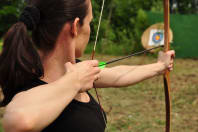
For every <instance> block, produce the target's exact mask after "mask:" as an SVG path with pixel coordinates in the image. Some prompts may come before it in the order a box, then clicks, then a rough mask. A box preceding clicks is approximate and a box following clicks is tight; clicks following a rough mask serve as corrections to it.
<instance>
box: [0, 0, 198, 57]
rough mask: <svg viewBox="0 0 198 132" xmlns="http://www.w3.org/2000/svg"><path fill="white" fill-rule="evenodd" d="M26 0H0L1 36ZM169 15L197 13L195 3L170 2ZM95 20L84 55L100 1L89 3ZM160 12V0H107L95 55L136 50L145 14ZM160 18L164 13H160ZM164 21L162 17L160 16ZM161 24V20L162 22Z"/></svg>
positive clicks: (187, 0) (146, 19)
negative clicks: (91, 5) (97, 53)
mask: <svg viewBox="0 0 198 132" xmlns="http://www.w3.org/2000/svg"><path fill="white" fill-rule="evenodd" d="M24 1H25V0H1V2H0V37H2V36H3V34H5V32H6V31H7V30H8V28H9V27H10V26H11V25H12V24H14V23H16V22H17V19H18V17H19V14H20V11H21V10H22V9H23V7H24ZM171 3H172V4H171V12H172V13H176V14H196V13H198V2H197V0H171ZM92 4H93V13H94V20H93V23H92V34H91V41H90V45H89V46H88V48H87V50H86V53H90V52H91V51H92V48H93V42H94V40H95V36H96V30H97V25H98V19H99V14H100V9H101V5H102V1H101V0H92ZM148 11H151V12H152V13H153V12H156V13H162V12H163V1H162V0H124V1H123V0H107V1H106V3H105V7H104V13H103V14H104V15H103V19H102V25H101V28H100V35H99V40H98V46H97V48H98V49H97V52H99V53H103V54H113V55H126V54H129V53H131V52H132V51H139V50H141V49H142V46H141V41H140V39H141V35H142V33H143V31H144V30H145V29H146V28H147V27H148V26H150V24H151V23H150V22H149V17H148V14H147V12H148ZM160 15H161V16H163V14H160ZM162 18H163V17H162ZM160 21H163V19H161V20H160Z"/></svg>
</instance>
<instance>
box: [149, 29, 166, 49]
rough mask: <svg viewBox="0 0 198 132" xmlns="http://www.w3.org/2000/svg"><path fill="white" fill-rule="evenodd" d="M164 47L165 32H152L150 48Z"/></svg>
mask: <svg viewBox="0 0 198 132" xmlns="http://www.w3.org/2000/svg"><path fill="white" fill-rule="evenodd" d="M157 45H164V30H151V32H150V40H149V46H157Z"/></svg>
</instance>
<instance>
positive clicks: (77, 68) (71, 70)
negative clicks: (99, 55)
mask: <svg viewBox="0 0 198 132" xmlns="http://www.w3.org/2000/svg"><path fill="white" fill-rule="evenodd" d="M65 68H66V74H73V76H74V78H75V79H76V80H77V83H78V84H80V86H79V88H80V89H79V92H85V91H88V90H90V89H91V88H93V83H94V81H95V80H97V79H98V78H99V74H100V71H101V70H100V68H99V67H98V61H97V60H89V61H83V62H80V63H77V64H72V63H71V62H67V63H66V64H65Z"/></svg>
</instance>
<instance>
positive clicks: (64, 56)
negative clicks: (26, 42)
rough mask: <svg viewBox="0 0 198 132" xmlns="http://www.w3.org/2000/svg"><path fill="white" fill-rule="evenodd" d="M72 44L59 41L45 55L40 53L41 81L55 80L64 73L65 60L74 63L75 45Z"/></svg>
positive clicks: (49, 81)
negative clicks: (42, 74)
mask: <svg viewBox="0 0 198 132" xmlns="http://www.w3.org/2000/svg"><path fill="white" fill-rule="evenodd" d="M73 46H74V44H63V43H59V44H57V46H56V47H55V48H54V50H53V51H51V52H50V53H48V54H47V55H44V54H42V53H41V54H40V55H41V60H42V64H43V68H44V77H43V78H42V80H43V81H45V82H47V83H51V82H54V81H56V80H57V79H59V78H61V77H62V76H63V75H64V74H65V73H66V68H65V63H66V62H71V63H73V64H75V47H73Z"/></svg>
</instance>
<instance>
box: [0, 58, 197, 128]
mask: <svg viewBox="0 0 198 132" xmlns="http://www.w3.org/2000/svg"><path fill="white" fill-rule="evenodd" d="M89 58H90V55H85V57H83V58H82V59H84V60H85V59H89ZM95 58H97V59H98V60H100V61H108V60H112V59H114V58H118V56H117V57H115V56H101V55H96V57H95ZM154 62H156V58H154V57H148V56H142V57H134V58H131V59H127V60H124V61H120V62H117V63H114V64H112V65H110V66H109V67H112V66H116V65H139V64H149V63H154ZM91 93H93V95H95V94H94V91H91ZM99 95H100V98H101V103H102V106H103V107H104V110H105V111H106V113H107V116H108V128H107V132H163V131H164V129H165V103H164V102H165V101H164V86H163V79H162V77H161V76H158V77H155V78H153V79H150V80H146V81H144V82H141V83H139V84H137V85H134V86H130V87H127V88H120V89H119V88H110V89H100V90H99ZM171 100H172V101H171V102H172V108H171V130H172V131H174V132H198V60H196V59H176V60H175V66H174V71H173V72H172V73H171ZM1 113H3V112H1ZM1 115H2V114H1ZM1 117H2V116H1Z"/></svg>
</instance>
